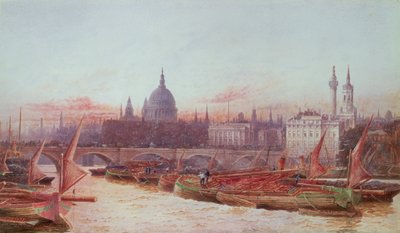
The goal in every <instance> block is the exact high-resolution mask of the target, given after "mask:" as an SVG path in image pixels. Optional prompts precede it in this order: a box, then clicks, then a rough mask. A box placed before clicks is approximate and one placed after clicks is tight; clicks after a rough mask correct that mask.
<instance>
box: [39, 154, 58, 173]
mask: <svg viewBox="0 0 400 233" xmlns="http://www.w3.org/2000/svg"><path fill="white" fill-rule="evenodd" d="M40 156H45V157H46V158H48V159H49V160H50V161H51V162H52V163H53V164H54V166H55V167H56V169H57V172H60V170H61V169H60V157H59V156H58V155H54V154H51V153H47V152H44V151H42V153H41V154H40Z"/></svg>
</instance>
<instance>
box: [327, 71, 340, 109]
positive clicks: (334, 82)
mask: <svg viewBox="0 0 400 233" xmlns="http://www.w3.org/2000/svg"><path fill="white" fill-rule="evenodd" d="M338 84H339V83H338V81H337V78H336V72H335V66H333V69H332V78H331V80H330V81H329V87H330V88H331V101H332V102H331V104H332V116H336V91H337V86H338Z"/></svg>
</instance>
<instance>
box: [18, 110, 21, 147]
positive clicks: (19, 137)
mask: <svg viewBox="0 0 400 233" xmlns="http://www.w3.org/2000/svg"><path fill="white" fill-rule="evenodd" d="M21 121H22V108H21V107H19V126H18V145H21Z"/></svg>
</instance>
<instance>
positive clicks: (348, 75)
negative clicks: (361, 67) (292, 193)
mask: <svg viewBox="0 0 400 233" xmlns="http://www.w3.org/2000/svg"><path fill="white" fill-rule="evenodd" d="M346 82H347V84H350V65H347V79H346Z"/></svg>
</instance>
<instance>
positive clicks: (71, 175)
mask: <svg viewBox="0 0 400 233" xmlns="http://www.w3.org/2000/svg"><path fill="white" fill-rule="evenodd" d="M82 121H83V118H82V119H81V122H80V123H79V126H78V128H77V130H76V132H75V134H74V137H73V138H72V140H71V143H70V144H69V146H68V148H67V151H66V152H65V155H64V156H63V158H62V161H61V179H60V191H59V192H60V193H61V194H63V193H64V192H66V191H67V190H68V189H70V188H71V187H72V186H73V185H74V184H76V183H77V182H78V181H79V180H81V179H82V178H83V177H84V176H86V175H87V173H86V172H85V171H84V170H82V169H81V168H80V167H78V165H76V164H75V162H74V155H75V150H76V146H77V144H78V141H79V136H80V133H81V128H82Z"/></svg>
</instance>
